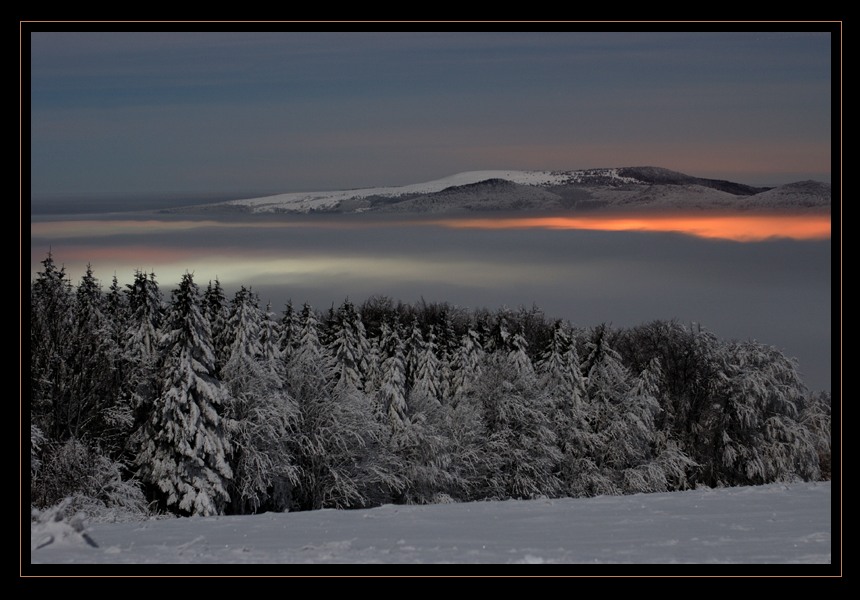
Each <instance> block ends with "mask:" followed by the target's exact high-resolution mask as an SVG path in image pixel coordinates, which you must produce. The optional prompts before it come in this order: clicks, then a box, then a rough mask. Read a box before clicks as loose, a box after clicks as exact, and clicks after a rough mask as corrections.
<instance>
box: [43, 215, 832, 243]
mask: <svg viewBox="0 0 860 600" xmlns="http://www.w3.org/2000/svg"><path fill="white" fill-rule="evenodd" d="M401 225H419V226H420V225H430V226H438V227H450V228H455V229H586V230H594V231H645V232H675V233H682V234H686V235H692V236H696V237H700V238H706V239H722V240H733V241H737V242H757V241H763V240H768V239H773V238H788V239H794V240H825V239H829V238H830V227H831V222H830V215H829V214H803V215H797V214H793V215H792V214H769V215H768V214H698V215H679V214H666V213H661V214H652V215H630V214H614V215H608V214H605V213H604V214H601V215H598V214H595V215H590V216H582V217H579V216H577V217H493V218H474V217H451V218H444V219H432V220H407V221H376V220H371V221H366V220H357V221H351V220H341V219H338V220H328V219H321V220H311V221H286V220H272V221H265V222H261V221H256V222H242V221H240V222H227V221H213V220H200V221H190V220H186V221H154V220H151V221H132V220H117V221H53V222H42V223H33V224H31V234H32V235H34V236H45V237H86V238H93V237H102V236H109V235H144V234H147V233H155V232H171V231H187V230H191V229H202V228H266V229H278V228H288V227H321V228H343V229H351V228H373V227H397V226H401Z"/></svg>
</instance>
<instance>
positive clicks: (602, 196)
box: [170, 167, 830, 213]
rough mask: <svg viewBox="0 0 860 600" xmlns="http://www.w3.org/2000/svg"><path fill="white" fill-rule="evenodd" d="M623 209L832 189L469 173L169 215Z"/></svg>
mask: <svg viewBox="0 0 860 600" xmlns="http://www.w3.org/2000/svg"><path fill="white" fill-rule="evenodd" d="M771 192H773V193H771ZM750 198H756V200H755V201H751V200H750ZM616 208H618V209H630V208H636V209H643V208H646V209H666V208H671V209H676V208H693V209H721V208H741V209H745V210H746V209H756V208H761V209H780V208H789V209H804V210H810V209H813V210H829V209H830V186H829V185H828V184H822V183H818V182H801V183H798V184H789V185H788V186H781V187H780V188H777V189H776V190H770V188H757V187H752V186H748V185H744V184H740V183H734V182H731V181H724V180H717V179H704V178H701V177H692V176H689V175H685V174H683V173H678V172H676V171H670V170H668V169H662V168H659V167H623V168H612V169H584V170H576V171H511V170H509V171H504V170H496V171H469V172H465V173H458V174H456V175H452V176H450V177H445V178H442V179H436V180H434V181H427V182H424V183H416V184H412V185H405V186H400V187H375V188H364V189H354V190H340V191H324V192H297V193H288V194H278V195H275V196H266V197H263V198H247V199H242V200H231V201H228V202H222V203H217V204H209V205H205V206H190V207H183V208H178V209H173V210H171V211H170V212H213V211H230V212H236V211H239V212H251V213H311V212H337V213H358V212H400V213H427V212H432V213H441V212H473V211H488V210H496V211H502V210H505V211H507V210H529V211H556V212H557V211H559V210H595V209H616Z"/></svg>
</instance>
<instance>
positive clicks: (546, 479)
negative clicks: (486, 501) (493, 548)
mask: <svg viewBox="0 0 860 600" xmlns="http://www.w3.org/2000/svg"><path fill="white" fill-rule="evenodd" d="M508 334H509V332H508ZM498 339H500V340H501V339H504V340H510V342H509V350H507V351H503V350H497V351H496V352H494V353H492V354H488V355H487V359H486V361H485V366H484V369H483V372H482V375H481V377H480V378H479V379H478V380H477V384H476V386H475V390H476V392H475V393H476V396H477V398H478V399H479V401H480V403H481V406H482V408H483V420H484V427H485V435H486V437H487V442H486V452H485V454H484V456H485V462H484V466H485V468H486V470H487V472H486V474H485V475H484V479H485V489H484V490H483V495H484V496H485V497H489V498H500V499H503V498H536V497H538V496H550V497H554V496H557V495H558V494H559V493H560V491H561V481H560V480H559V479H558V477H557V475H556V473H557V470H558V465H559V463H560V461H561V459H562V455H561V452H560V451H559V449H558V445H557V439H556V435H555V432H554V431H553V427H552V422H551V420H550V417H549V415H550V412H551V411H550V406H551V403H550V399H549V398H548V396H547V395H546V394H545V393H544V391H543V390H542V389H541V388H540V386H539V385H538V382H537V378H536V376H535V373H534V370H533V368H532V366H531V362H530V361H528V362H527V361H523V359H522V354H524V353H525V351H526V347H525V340H524V339H523V338H522V336H521V335H518V334H514V335H513V336H510V335H507V336H504V337H499V338H498Z"/></svg>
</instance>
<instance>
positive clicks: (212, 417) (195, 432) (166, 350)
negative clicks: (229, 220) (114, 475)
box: [137, 273, 233, 516]
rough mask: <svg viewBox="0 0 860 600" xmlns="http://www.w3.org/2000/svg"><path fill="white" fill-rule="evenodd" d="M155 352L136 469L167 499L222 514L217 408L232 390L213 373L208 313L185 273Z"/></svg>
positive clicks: (222, 451)
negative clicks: (152, 393) (155, 372)
mask: <svg viewBox="0 0 860 600" xmlns="http://www.w3.org/2000/svg"><path fill="white" fill-rule="evenodd" d="M160 352H161V355H162V357H163V362H162V365H161V369H160V371H159V375H160V378H159V380H160V386H159V394H158V396H157V398H156V399H155V403H154V405H153V407H152V411H151V413H150V415H149V418H148V419H147V420H146V422H145V423H144V426H143V428H142V430H141V432H140V435H141V450H140V453H139V454H138V457H137V464H138V467H139V471H140V474H141V476H142V478H143V480H144V481H145V482H147V483H150V484H152V485H153V486H155V487H156V488H157V489H158V490H160V491H161V493H162V494H163V500H164V503H165V505H166V506H167V507H169V508H172V509H174V510H176V511H177V512H179V513H181V514H190V515H203V516H206V515H215V514H220V513H222V512H223V509H224V505H225V504H226V503H227V502H228V501H229V499H230V496H229V494H228V492H227V482H228V481H229V480H230V479H231V478H232V476H233V473H232V471H231V469H230V465H229V463H228V454H229V451H230V447H229V443H228V441H227V439H226V432H225V431H224V425H223V423H222V419H221V416H220V414H219V411H221V410H222V409H223V406H224V404H225V403H226V402H227V401H228V400H229V397H228V394H227V390H226V388H225V387H224V385H223V384H222V383H221V382H220V381H219V380H218V379H216V378H215V376H214V374H215V353H214V350H213V348H212V334H211V330H210V328H209V321H208V320H206V318H205V317H204V316H203V314H202V312H201V310H200V298H199V291H198V288H197V284H195V283H194V279H193V276H192V275H191V274H190V273H186V274H185V275H183V276H182V280H181V282H180V284H179V287H178V288H177V289H175V290H174V291H173V293H172V296H171V302H170V307H169V310H168V313H167V317H166V322H165V326H164V334H163V335H162V337H161V342H160Z"/></svg>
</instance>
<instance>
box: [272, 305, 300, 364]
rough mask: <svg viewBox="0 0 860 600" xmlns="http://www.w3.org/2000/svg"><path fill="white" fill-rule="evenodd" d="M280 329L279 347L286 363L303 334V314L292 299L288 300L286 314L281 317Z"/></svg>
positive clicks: (285, 308) (285, 307)
mask: <svg viewBox="0 0 860 600" xmlns="http://www.w3.org/2000/svg"><path fill="white" fill-rule="evenodd" d="M279 331H280V337H279V339H278V348H280V350H281V356H282V357H283V359H284V361H285V364H286V361H288V360H289V359H290V357H291V356H292V355H293V351H294V350H295V348H296V346H298V344H299V336H300V334H301V315H299V314H298V313H296V311H295V309H294V308H293V301H292V300H288V301H287V304H286V305H285V306H284V314H283V315H282V317H281V324H280V327H279Z"/></svg>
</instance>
